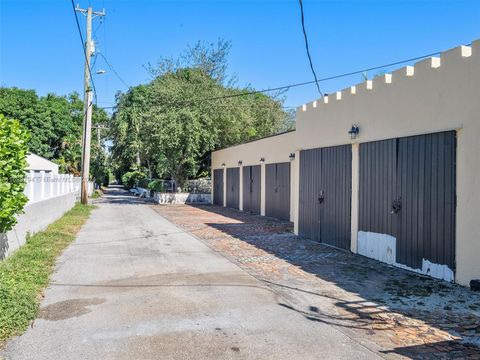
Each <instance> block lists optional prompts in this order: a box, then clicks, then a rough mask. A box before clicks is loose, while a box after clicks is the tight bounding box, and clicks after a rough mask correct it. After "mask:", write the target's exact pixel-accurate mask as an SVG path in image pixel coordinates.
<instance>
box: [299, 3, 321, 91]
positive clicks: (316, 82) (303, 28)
mask: <svg viewBox="0 0 480 360" xmlns="http://www.w3.org/2000/svg"><path fill="white" fill-rule="evenodd" d="M298 2H299V4H300V14H301V16H302V31H303V38H304V39H305V50H306V51H307V57H308V62H309V63H310V69H311V70H312V74H313V78H314V79H315V85H317V90H318V92H319V94H320V96H323V93H322V90H320V85H318V79H317V74H316V73H315V69H314V68H313V62H312V57H311V56H310V48H309V47H308V37H307V31H306V30H305V18H304V15H303V3H302V0H298Z"/></svg>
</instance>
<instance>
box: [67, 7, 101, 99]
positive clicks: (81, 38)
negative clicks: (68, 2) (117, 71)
mask: <svg viewBox="0 0 480 360" xmlns="http://www.w3.org/2000/svg"><path fill="white" fill-rule="evenodd" d="M72 8H73V14H74V15H75V22H76V23H77V29H78V35H80V42H81V43H82V49H83V55H84V56H85V62H86V63H87V64H88V60H87V46H85V41H84V40H83V35H82V30H81V29H80V22H79V21H78V16H77V12H76V10H75V3H74V1H73V0H72ZM88 48H89V49H90V44H88ZM87 68H88V72H89V74H90V82H91V83H92V87H93V96H94V97H95V103H97V89H96V88H95V82H94V81H93V76H92V70H91V69H90V65H88V66H87Z"/></svg>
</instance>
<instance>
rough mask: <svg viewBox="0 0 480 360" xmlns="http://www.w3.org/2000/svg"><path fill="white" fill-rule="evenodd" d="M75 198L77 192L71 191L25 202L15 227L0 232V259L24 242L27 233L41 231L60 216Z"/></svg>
mask: <svg viewBox="0 0 480 360" xmlns="http://www.w3.org/2000/svg"><path fill="white" fill-rule="evenodd" d="M76 200H77V194H76V193H75V192H71V193H69V194H65V195H61V196H56V197H53V198H50V199H47V200H42V201H37V202H34V203H29V204H27V205H26V206H25V208H24V214H21V215H19V216H18V218H17V220H18V222H17V224H16V225H15V227H14V228H13V229H12V230H11V231H9V232H7V233H6V234H0V260H1V259H3V258H6V257H7V256H9V255H10V254H11V253H12V252H14V251H15V250H17V249H18V248H19V247H20V246H22V245H23V244H25V241H26V239H27V235H28V234H31V235H32V234H35V233H36V232H39V231H42V230H44V229H46V228H47V226H48V225H50V224H51V223H53V222H54V221H56V220H58V219H59V218H61V217H62V215H63V214H65V213H66V212H67V211H68V210H70V209H71V208H72V207H73V206H74V205H75V202H76Z"/></svg>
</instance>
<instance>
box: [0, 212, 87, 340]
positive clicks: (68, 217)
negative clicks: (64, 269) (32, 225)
mask: <svg viewBox="0 0 480 360" xmlns="http://www.w3.org/2000/svg"><path fill="white" fill-rule="evenodd" d="M92 208H93V207H92V206H88V205H80V204H79V205H76V206H75V207H74V208H73V209H72V210H70V211H69V212H68V213H66V214H65V215H64V216H63V217H62V218H61V219H60V220H58V221H56V222H55V223H53V224H52V225H50V226H49V227H48V228H47V230H45V231H43V232H39V233H37V234H35V235H33V236H32V237H30V238H29V239H27V243H26V244H25V245H24V246H22V247H21V248H20V249H19V250H17V251H16V252H15V253H13V254H12V255H11V256H10V257H8V258H7V259H6V260H4V261H2V262H0V347H1V345H2V343H3V342H4V341H5V340H6V339H7V338H9V337H11V336H15V335H20V334H21V333H22V332H23V331H25V329H26V328H27V327H28V324H29V323H30V321H32V320H33V319H35V317H36V315H37V312H38V302H39V299H40V296H39V295H40V293H41V292H42V290H43V289H44V288H45V287H46V286H47V285H48V281H49V277H50V274H51V272H52V270H53V267H54V265H55V260H56V258H57V256H58V255H60V253H61V252H62V250H63V249H64V248H65V247H66V246H67V245H68V244H69V243H70V242H72V241H73V240H74V239H75V234H76V233H77V232H78V231H79V230H80V227H81V226H82V225H83V223H85V221H86V220H87V218H88V217H89V215H90V212H91V210H92Z"/></svg>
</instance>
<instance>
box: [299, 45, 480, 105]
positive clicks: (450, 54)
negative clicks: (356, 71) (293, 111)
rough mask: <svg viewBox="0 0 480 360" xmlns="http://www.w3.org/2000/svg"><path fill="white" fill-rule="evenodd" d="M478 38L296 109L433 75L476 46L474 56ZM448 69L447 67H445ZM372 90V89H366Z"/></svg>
mask: <svg viewBox="0 0 480 360" xmlns="http://www.w3.org/2000/svg"><path fill="white" fill-rule="evenodd" d="M479 43H480V40H476V41H474V42H472V44H471V45H470V46H464V45H462V46H458V47H455V48H453V49H450V50H447V51H444V52H442V53H441V56H439V57H429V58H425V59H423V60H421V61H419V62H417V63H415V64H414V65H408V66H404V67H402V68H399V69H397V70H395V71H393V72H392V73H388V74H383V75H380V76H376V77H374V78H373V79H371V80H366V81H364V82H362V83H360V84H356V85H353V86H350V87H348V88H346V89H342V90H340V91H336V92H335V94H334V95H333V96H332V95H325V96H323V97H321V98H319V99H317V100H314V101H312V102H309V103H306V104H303V105H302V106H300V107H298V108H297V111H298V112H300V111H303V112H306V111H310V110H311V109H317V108H321V106H335V102H336V101H348V99H349V95H355V96H362V95H363V94H365V93H366V92H369V94H368V96H375V91H376V90H378V91H381V90H382V89H383V87H382V86H381V85H383V84H392V86H395V83H397V82H399V81H402V80H404V79H405V78H414V79H415V78H423V76H429V75H431V76H432V75H433V76H434V75H435V74H434V73H431V74H429V73H427V72H431V71H434V70H435V69H438V68H441V67H448V66H449V65H450V64H451V63H452V62H461V61H462V60H463V59H465V58H469V57H471V56H472V48H474V49H475V48H476V50H477V51H475V50H474V51H473V52H476V56H479V54H478V48H479V47H480V45H479ZM447 71H448V69H447ZM411 86H415V83H412V84H411ZM368 90H373V91H368Z"/></svg>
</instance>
